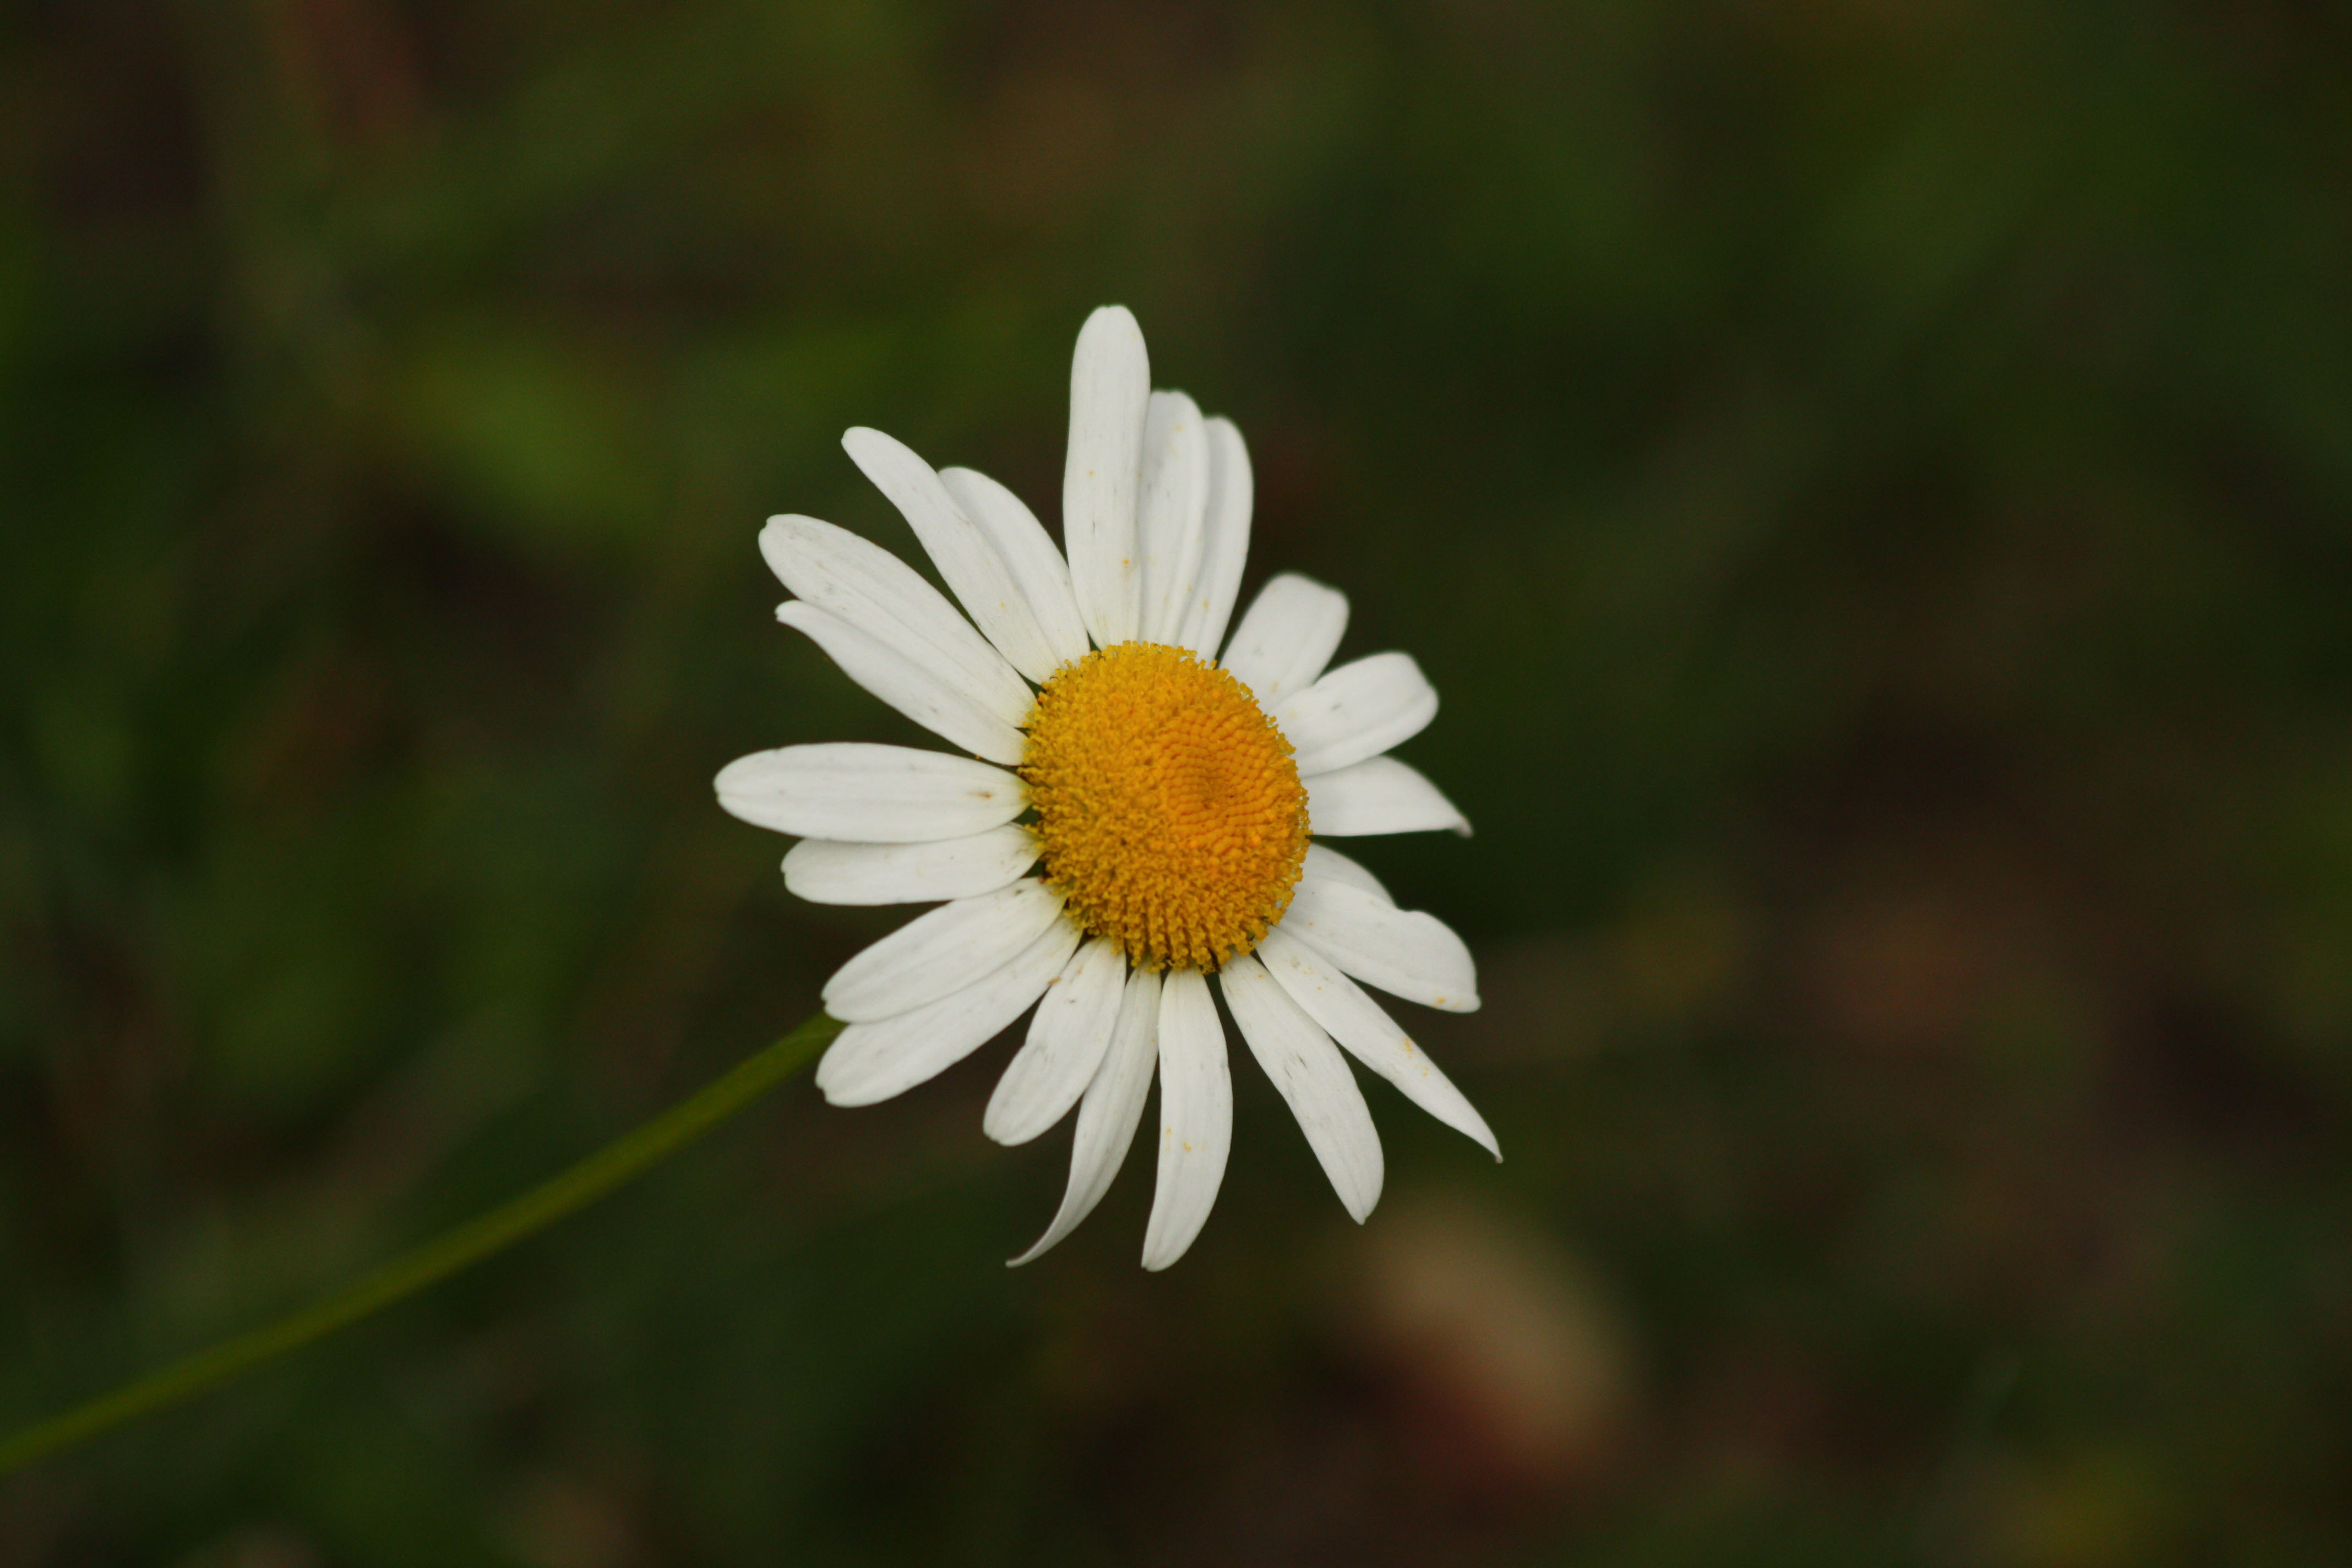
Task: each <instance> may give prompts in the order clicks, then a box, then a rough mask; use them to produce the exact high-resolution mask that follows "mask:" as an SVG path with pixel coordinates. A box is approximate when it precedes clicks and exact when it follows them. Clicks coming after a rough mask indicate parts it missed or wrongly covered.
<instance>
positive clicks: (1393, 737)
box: [1274, 653, 1437, 778]
mask: <svg viewBox="0 0 2352 1568" xmlns="http://www.w3.org/2000/svg"><path fill="white" fill-rule="evenodd" d="M1436 717H1437V691H1436V689H1435V688H1434V687H1433V686H1431V685H1430V684H1429V679H1428V677H1426V676H1424V675H1423V674H1422V673H1421V666H1419V665H1417V664H1415V663H1413V661H1412V655H1411V654H1409V653H1376V654H1373V655H1372V656H1370V658H1360V659H1358V660H1356V661H1355V662H1354V663H1352V664H1343V665H1341V666H1340V667H1339V668H1337V669H1335V670H1332V671H1331V672H1330V673H1329V674H1328V675H1326V676H1324V677H1323V678H1322V679H1319V680H1318V681H1317V682H1316V683H1315V684H1314V685H1312V686H1310V687H1308V688H1307V689H1306V690H1304V691H1301V692H1299V693H1297V695H1296V696H1293V697H1291V698H1290V699H1289V700H1286V701H1283V702H1279V703H1277V704H1276V705H1275V707H1274V721H1275V722H1276V724H1279V725H1281V726H1282V732H1283V734H1284V736H1285V737H1286V738H1287V739H1288V740H1289V742H1290V743H1291V744H1292V745H1293V746H1295V747H1297V756H1296V757H1295V758H1294V759H1293V760H1294V761H1295V762H1297V764H1298V776H1299V777H1301V778H1312V777H1313V776H1314V775H1316V774H1317V773H1336V772H1337V771H1338V770H1339V769H1341V768H1344V767H1346V766H1348V765H1349V763H1360V762H1362V761H1363V760H1364V759H1365V758H1367V757H1376V756H1378V755H1380V754H1381V752H1385V751H1387V750H1388V749H1389V748H1390V747H1391V746H1394V745H1398V744H1401V743H1402V742H1406V741H1409V740H1411V739H1412V738H1413V737H1414V736H1415V735H1418V734H1420V733H1421V731H1422V730H1423V728H1424V727H1426V726H1427V724H1428V723H1429V721H1431V720H1432V719H1434V718H1436Z"/></svg>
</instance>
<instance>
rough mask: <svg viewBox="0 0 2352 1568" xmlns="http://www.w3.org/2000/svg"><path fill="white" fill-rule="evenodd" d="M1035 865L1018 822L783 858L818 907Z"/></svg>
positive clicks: (968, 892)
mask: <svg viewBox="0 0 2352 1568" xmlns="http://www.w3.org/2000/svg"><path fill="white" fill-rule="evenodd" d="M1314 858H1315V852H1314V850H1313V849H1312V848H1310V849H1308V850H1307V859H1308V861H1309V862H1310V863H1311V862H1312V861H1313V859H1314ZM1036 863H1037V839H1036V836H1035V835H1034V834H1032V833H1031V832H1030V831H1029V830H1028V829H1027V828H1025V827H1024V826H1021V825H1020V824H1019V823H1014V822H1008V823H1006V824H1005V825H1004V826H1002V827H992V828H990V829H989V830H988V831H987V832H985V833H975V834H973V835H972V836H971V837H969V838H942V839H940V840H939V841H938V842H936V843H931V844H845V843H842V842H841V841H840V840H838V839H833V838H803V839H802V840H801V841H800V842H799V843H798V844H795V845H793V847H792V849H791V850H790V851H789V852H788V853H787V854H786V855H785V856H784V886H785V888H786V889H789V890H790V891H791V892H792V894H793V897H795V898H801V899H806V900H808V901H809V902H810V903H813V904H929V903H937V902H939V901H940V900H943V899H969V898H972V897H975V896H977V895H979V894H981V893H992V892H994V891H995V890H996V889H999V888H1001V887H1003V886H1004V885H1005V884H1006V883H1007V882H1010V881H1012V880H1013V879H1015V878H1016V877H1018V876H1020V875H1021V873H1022V872H1024V871H1026V870H1027V869H1029V868H1030V867H1032V866H1034V865H1035V864H1036Z"/></svg>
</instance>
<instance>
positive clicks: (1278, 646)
mask: <svg viewBox="0 0 2352 1568" xmlns="http://www.w3.org/2000/svg"><path fill="white" fill-rule="evenodd" d="M1347 630H1348V595H1345V594H1342V593H1341V592H1339V589H1337V588H1327V587H1325V586H1324V585H1323V584H1320V583H1318V582H1315V581H1313V580H1312V579H1310V578H1306V577H1302V576H1300V575H1299V574H1297V573H1296V572H1285V573H1284V574H1282V575H1281V576H1279V577H1276V578H1275V579H1274V581H1272V582H1270V583H1268V584H1266V585H1265V587H1263V588H1260V589H1259V590H1258V591H1257V597H1256V598H1255V599H1253V600H1252V601H1250V607H1249V610H1248V612H1247V613H1246V614H1244V616H1242V624H1241V625H1240V626H1238V627H1236V628H1234V644H1233V647H1229V648H1227V649H1225V660H1224V662H1225V668H1227V669H1229V670H1231V671H1233V675H1234V679H1236V680H1238V681H1240V682H1241V683H1242V684H1243V685H1244V686H1246V687H1248V688H1249V689H1250V690H1251V691H1252V692H1253V693H1255V696H1256V697H1257V700H1258V704H1259V706H1261V707H1263V708H1265V710H1267V711H1268V712H1272V711H1273V710H1275V708H1276V706H1278V705H1279V704H1280V703H1282V702H1283V701H1285V700H1287V699H1289V698H1292V697H1296V696H1297V695H1298V694H1299V693H1300V692H1302V691H1305V690H1306V689H1307V688H1309V687H1311V686H1313V685H1314V684H1315V680H1316V678H1317V677H1318V676H1319V675H1321V674H1322V673H1323V667H1324V666H1325V665H1328V664H1329V663H1330V662H1331V655H1332V653H1333V652H1334V651H1335V650H1336V649H1337V648H1338V647H1339V638H1340V637H1342V636H1343V635H1345V634H1346V632H1347ZM1283 733H1284V734H1286V735H1288V734H1290V731H1288V730H1285V731H1283ZM1291 743H1292V744H1293V745H1296V744H1297V736H1295V735H1293V736H1291Z"/></svg>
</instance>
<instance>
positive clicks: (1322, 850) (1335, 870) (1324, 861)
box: [784, 808, 1396, 903]
mask: <svg viewBox="0 0 2352 1568" xmlns="http://www.w3.org/2000/svg"><path fill="white" fill-rule="evenodd" d="M1309 815H1310V816H1312V810H1311V808H1310V810H1309ZM784 859H785V868H786V869H787V870H789V869H790V868H791V861H792V857H790V856H786V857H785V858H784ZM1298 876H1299V880H1301V881H1302V882H1303V881H1305V880H1307V879H1308V878H1310V877H1319V878H1321V879H1323V880H1324V881H1327V882H1344V883H1346V884H1347V885H1348V886H1349V887H1351V888H1361V889H1364V891H1366V892H1368V893H1370V894H1371V895H1372V896H1373V897H1374V898H1376V899H1383V900H1387V901H1388V902H1390V903H1394V902H1396V900H1394V899H1391V898H1389V890H1388V889H1386V888H1383V887H1382V886H1381V879H1379V878H1378V877H1375V876H1373V875H1372V874H1371V873H1370V871H1368V870H1366V869H1365V868H1363V867H1362V866H1360V865H1358V864H1357V863H1356V862H1355V861H1353V860H1351V859H1349V858H1348V857H1347V856H1345V855H1342V854H1340V853H1339V851H1338V850H1337V849H1334V848H1332V847H1330V846H1329V845H1328V844H1309V845H1308V846H1307V864H1306V865H1304V866H1301V867H1300V868H1298ZM787 885H788V886H789V885H790V884H789V881H788V882H787ZM801 896H802V897H803V898H806V897H807V896H808V895H807V894H805V893H803V894H802V895H801ZM836 901H842V902H845V901H847V900H836ZM882 901H887V900H877V902H882Z"/></svg>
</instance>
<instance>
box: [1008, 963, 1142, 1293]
mask: <svg viewBox="0 0 2352 1568" xmlns="http://www.w3.org/2000/svg"><path fill="white" fill-rule="evenodd" d="M1159 1060H1160V976H1159V975H1158V974H1157V973H1153V972H1151V971H1149V970H1142V969H1139V970H1135V971H1133V972H1132V973H1129V975H1128V977H1127V984H1126V985H1125V986H1124V987H1123V988H1122V989H1121V992H1120V994H1119V1004H1118V1023H1116V1024H1115V1025H1113V1026H1112V1027H1111V1036H1110V1048H1109V1049H1108V1051H1106V1052H1104V1054H1103V1059H1102V1066H1100V1067H1099V1068H1096V1069H1095V1076H1094V1081H1093V1082H1092V1083H1089V1084H1088V1085H1087V1094H1086V1098H1085V1099H1084V1100H1080V1101H1078V1131H1077V1135H1076V1137H1075V1138H1073V1139H1072V1140H1071V1141H1070V1184H1069V1186H1068V1188H1067V1189H1066V1191H1065V1192H1064V1193H1063V1194H1062V1206H1061V1209H1060V1210H1059V1212H1057V1213H1056V1214H1055V1215H1054V1223H1053V1224H1052V1225H1050V1226H1046V1227H1045V1235H1043V1236H1041V1237H1038V1238H1037V1245H1036V1246H1034V1247H1031V1248H1030V1249H1029V1250H1028V1251H1026V1252H1024V1253H1023V1254H1022V1255H1021V1256H1020V1257H1018V1258H1013V1259H1012V1260H1011V1261H1010V1262H1009V1263H1007V1264H1006V1265H1005V1267H1007V1268H1017V1267H1018V1266H1019V1265H1021V1264H1024V1263H1026V1262H1028V1261H1029V1260H1030V1259H1031V1258H1035V1257H1036V1256H1037V1255H1038V1254H1040V1253H1042V1252H1044V1251H1045V1249H1046V1248H1047V1247H1052V1246H1053V1245H1054V1244H1055V1243H1056V1242H1058V1241H1060V1240H1061V1239H1062V1238H1063V1237H1066V1236H1067V1235H1069V1234H1070V1232H1072V1231H1074V1230H1076V1228H1077V1227H1078V1222H1079V1221H1080V1220H1083V1219H1085V1218H1086V1217H1087V1215H1090V1214H1092V1213H1094V1209H1095V1205H1097V1204H1098V1203H1100V1202H1102V1195H1103V1194H1105V1193H1107V1192H1108V1191H1110V1182H1111V1178H1112V1177H1113V1176H1115V1175H1117V1174H1118V1167H1119V1162H1121V1161H1122V1160H1125V1159H1126V1158H1127V1149H1128V1145H1129V1144H1130V1143H1132V1142H1135V1130H1136V1127H1137V1126H1138V1125H1139V1123H1141V1121H1143V1102H1144V1101H1145V1100H1147V1099H1149V1098H1150V1094H1151V1069H1152V1068H1153V1067H1154V1066H1155V1065H1156V1064H1157V1063H1158V1062H1159Z"/></svg>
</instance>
